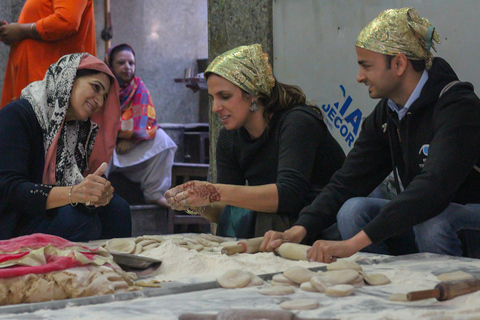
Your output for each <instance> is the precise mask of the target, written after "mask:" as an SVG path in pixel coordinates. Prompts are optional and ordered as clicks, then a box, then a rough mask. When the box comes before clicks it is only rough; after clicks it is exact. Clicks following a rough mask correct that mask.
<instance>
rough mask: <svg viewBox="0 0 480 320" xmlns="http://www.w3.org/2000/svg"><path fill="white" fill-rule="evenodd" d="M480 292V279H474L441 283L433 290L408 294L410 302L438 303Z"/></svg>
mask: <svg viewBox="0 0 480 320" xmlns="http://www.w3.org/2000/svg"><path fill="white" fill-rule="evenodd" d="M478 290H480V279H477V278H472V279H466V280H457V281H445V282H440V283H439V284H437V285H436V286H435V288H434V289H431V290H422V291H414V292H409V293H407V300H408V301H416V300H423V299H430V298H435V299H437V300H438V301H445V300H450V299H453V298H455V297H458V296H461V295H464V294H467V293H472V292H475V291H478Z"/></svg>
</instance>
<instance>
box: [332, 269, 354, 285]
mask: <svg viewBox="0 0 480 320" xmlns="http://www.w3.org/2000/svg"><path fill="white" fill-rule="evenodd" d="M325 277H328V278H329V279H332V280H334V281H335V282H337V284H350V283H352V282H354V281H355V280H357V279H358V271H356V270H352V269H340V270H333V271H327V272H325Z"/></svg>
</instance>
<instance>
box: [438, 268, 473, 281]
mask: <svg viewBox="0 0 480 320" xmlns="http://www.w3.org/2000/svg"><path fill="white" fill-rule="evenodd" d="M437 278H438V280H440V281H457V280H466V279H471V278H473V276H472V275H471V274H470V273H467V272H465V271H461V270H460V271H455V272H448V273H442V274H439V275H438V276H437Z"/></svg>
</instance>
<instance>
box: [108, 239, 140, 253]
mask: <svg viewBox="0 0 480 320" xmlns="http://www.w3.org/2000/svg"><path fill="white" fill-rule="evenodd" d="M135 247H136V243H135V240H134V239H118V238H115V239H111V240H108V241H107V242H106V243H105V248H106V249H107V250H108V251H111V252H119V253H132V252H133V251H135Z"/></svg>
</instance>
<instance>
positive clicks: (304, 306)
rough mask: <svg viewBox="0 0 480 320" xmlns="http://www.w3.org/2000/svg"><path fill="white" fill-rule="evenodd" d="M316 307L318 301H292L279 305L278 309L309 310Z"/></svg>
mask: <svg viewBox="0 0 480 320" xmlns="http://www.w3.org/2000/svg"><path fill="white" fill-rule="evenodd" d="M318 306H319V303H318V301H317V300H314V299H293V300H288V301H284V302H282V303H280V307H281V308H282V309H285V310H309V309H315V308H318Z"/></svg>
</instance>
